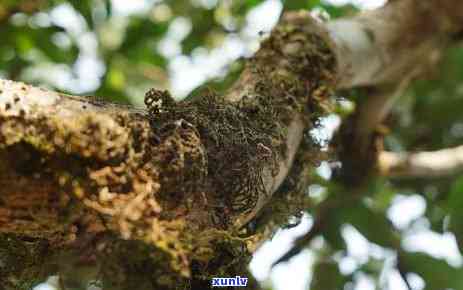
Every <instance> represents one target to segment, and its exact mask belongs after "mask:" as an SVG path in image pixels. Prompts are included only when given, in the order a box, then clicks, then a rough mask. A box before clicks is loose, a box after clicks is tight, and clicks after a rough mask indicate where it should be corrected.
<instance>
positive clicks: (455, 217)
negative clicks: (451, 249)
mask: <svg viewBox="0 0 463 290" xmlns="http://www.w3.org/2000/svg"><path fill="white" fill-rule="evenodd" d="M447 208H448V211H449V217H450V221H449V230H450V231H452V232H453V233H454V234H455V237H456V239H457V242H458V245H459V247H460V249H462V248H463V176H461V177H459V178H458V179H457V180H455V182H454V183H453V185H452V188H451V190H450V193H449V197H448V200H447Z"/></svg>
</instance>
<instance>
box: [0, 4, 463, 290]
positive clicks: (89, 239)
mask: <svg viewBox="0 0 463 290" xmlns="http://www.w3.org/2000/svg"><path fill="white" fill-rule="evenodd" d="M452 2H453V1H429V2H426V3H430V4H429V5H424V4H422V3H423V1H417V0H404V1H395V2H393V3H392V4H391V5H389V6H387V7H385V8H383V9H379V10H378V11H376V12H372V13H368V14H365V15H363V16H359V17H357V18H353V19H349V20H338V21H335V22H331V23H327V24H323V23H319V22H317V21H314V20H313V19H312V18H311V17H310V16H309V15H308V13H303V12H301V13H293V14H287V15H286V16H284V17H283V18H282V20H281V22H280V23H279V25H278V26H277V27H276V28H275V29H274V31H273V32H272V34H271V36H270V37H269V38H268V39H267V40H265V41H264V42H263V43H262V47H261V49H260V50H259V51H258V52H257V54H256V55H255V56H254V57H253V58H251V59H250V60H249V61H248V63H247V65H246V68H245V70H244V72H243V73H242V75H241V77H240V79H239V80H238V82H237V83H236V84H235V85H234V86H233V87H232V88H231V89H230V91H229V92H228V93H227V94H225V95H224V96H219V95H217V94H215V93H214V92H206V93H204V94H203V95H202V97H200V98H195V99H191V100H185V101H182V102H178V103H175V102H174V101H173V100H172V98H171V97H170V96H169V94H168V93H167V92H160V91H156V90H153V91H150V92H148V93H147V96H146V103H147V107H148V110H142V109H133V108H129V107H123V106H119V105H115V104H108V103H103V102H100V101H98V100H95V99H89V98H83V97H73V96H68V95H63V94H58V93H54V92H50V91H46V90H43V89H38V88H34V87H30V86H27V85H25V84H21V83H15V82H11V81H0V149H1V150H0V160H1V161H2V162H1V163H0V164H1V165H0V184H1V186H0V232H1V233H2V235H1V236H0V244H2V245H7V246H5V247H0V256H1V257H2V259H3V260H6V261H7V262H6V263H4V264H0V282H1V285H2V286H3V287H4V288H6V289H29V287H30V285H33V284H34V283H36V282H37V281H39V280H40V279H42V278H43V277H46V276H47V275H50V274H56V273H59V274H60V275H61V276H62V277H63V278H64V283H66V284H67V285H71V286H75V284H79V283H84V282H87V281H91V280H98V281H101V283H103V285H104V286H105V288H106V287H108V288H109V287H111V289H185V288H186V289H189V288H191V289H205V288H207V287H209V283H210V282H209V279H210V277H212V276H236V275H241V276H249V275H247V270H246V265H247V262H248V261H249V259H250V256H251V253H252V252H253V251H254V250H255V248H256V247H257V246H258V245H259V244H260V243H261V242H262V241H263V240H264V239H265V238H266V237H268V236H269V234H271V232H272V231H273V230H274V229H275V228H276V227H277V226H278V225H279V224H281V223H284V222H285V221H286V220H287V218H288V217H289V216H290V215H293V214H297V213H298V211H300V209H302V208H303V207H304V206H305V204H304V189H305V187H306V185H307V184H308V183H310V180H309V179H308V176H309V173H310V168H311V167H313V166H314V165H315V164H317V162H318V161H319V160H320V159H321V158H323V156H324V153H323V152H320V150H319V147H318V145H317V144H316V142H315V141H314V140H312V138H311V137H310V134H308V130H310V129H311V128H313V127H315V126H317V122H318V119H319V117H320V116H321V115H323V114H324V113H326V111H325V109H324V108H326V107H327V106H326V104H327V102H329V96H330V93H331V91H332V90H334V89H335V88H337V87H352V86H356V85H366V84H381V83H388V82H396V81H397V74H398V72H401V73H406V72H410V71H412V68H413V69H414V68H415V65H414V62H415V63H416V62H421V61H422V60H423V61H424V62H426V60H427V59H428V58H429V57H430V56H432V55H433V53H432V52H434V51H435V49H437V48H439V47H440V46H441V43H442V42H438V41H437V40H441V39H446V38H447V37H448V36H449V35H451V34H452V33H454V32H456V31H457V29H456V28H455V27H457V25H456V23H458V24H459V23H460V22H461V19H462V18H463V17H462V16H463V15H461V13H460V12H458V11H463V9H460V10H458V9H455V7H454V6H452V5H453V4H452ZM455 5H460V4H455ZM406 8H407V9H406ZM436 9H437V10H436ZM414 11H415V12H414ZM430 11H433V13H437V15H438V16H437V19H438V20H432V21H429V17H428V16H429V13H430ZM432 19H434V18H432ZM343 21H345V22H343ZM391 23H393V24H391ZM344 24H345V25H344ZM418 27H420V28H419V29H423V30H422V32H423V33H417V31H416V29H418ZM366 28H368V29H366ZM347 32H348V33H351V34H352V35H356V37H355V38H352V39H353V40H354V41H352V40H350V38H347V37H346V36H345V34H344V33H347ZM401 33H406V34H407V35H410V38H407V39H408V40H407V41H400V40H401V37H400V36H399V35H400V34H401ZM426 33H432V35H433V37H429V35H426ZM360 55H365V56H363V58H364V59H366V58H371V59H372V61H371V63H367V62H365V61H360V60H359V56H360ZM337 80H338V81H339V83H338V84H337V83H336V81H337ZM352 124H354V125H352ZM352 124H351V125H350V126H349V127H348V128H358V126H357V125H358V123H355V122H352ZM355 130H356V129H349V130H348V129H346V130H345V131H346V132H347V133H346V134H345V135H344V137H345V138H344V142H343V144H346V140H348V139H349V136H351V137H352V135H349V134H354V133H355ZM372 130H373V129H372ZM353 132H354V133H353ZM368 135H369V134H368ZM352 140H354V141H355V140H356V139H355V138H354V139H352ZM351 145H352V146H353V147H352V148H355V142H352V143H351ZM345 148H347V149H348V148H351V147H349V146H348V147H345ZM348 151H349V150H344V152H348ZM349 152H350V151H349ZM352 152H354V154H350V156H355V154H356V153H359V152H357V150H352ZM373 152H375V151H374V150H373ZM347 164H349V163H347ZM3 257H5V258H3ZM74 268H78V269H83V270H81V271H79V272H78V273H75V272H74V271H73V270H71V269H74ZM69 273H71V275H69ZM188 287H189V288H188ZM249 287H251V288H252V287H257V286H256V285H255V283H254V282H253V281H251V285H250V286H249Z"/></svg>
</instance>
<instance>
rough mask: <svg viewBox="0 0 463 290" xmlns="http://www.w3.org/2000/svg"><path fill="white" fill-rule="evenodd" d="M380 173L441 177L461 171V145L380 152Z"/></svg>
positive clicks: (462, 147) (462, 160)
mask: <svg viewBox="0 0 463 290" xmlns="http://www.w3.org/2000/svg"><path fill="white" fill-rule="evenodd" d="M378 166H379V170H380V172H381V174H383V175H385V176H391V177H418V178H429V177H441V176H448V175H452V174H457V173H459V172H463V146H458V147H454V148H447V149H442V150H438V151H428V152H403V153H394V152H386V151H384V152H381V153H380V154H379V161H378Z"/></svg>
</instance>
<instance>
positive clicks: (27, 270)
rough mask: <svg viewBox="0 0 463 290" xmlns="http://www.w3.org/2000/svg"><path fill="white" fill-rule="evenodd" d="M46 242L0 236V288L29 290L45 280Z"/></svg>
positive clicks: (46, 271) (6, 235) (47, 254)
mask: <svg viewBox="0 0 463 290" xmlns="http://www.w3.org/2000/svg"><path fill="white" fill-rule="evenodd" d="M48 256H49V253H48V251H47V242H46V241H45V240H40V239H30V238H24V237H22V238H21V237H17V236H14V235H8V234H1V235H0V288H1V289H5V290H17V289H20V290H23V289H24V290H26V289H27V290H29V289H31V288H32V286H34V285H36V284H37V283H39V282H42V281H43V280H45V279H46V278H47V275H48V274H49V272H48V271H49V269H47V267H46V265H47V262H48V261H47V257H48Z"/></svg>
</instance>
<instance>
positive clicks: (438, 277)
mask: <svg viewBox="0 0 463 290" xmlns="http://www.w3.org/2000/svg"><path fill="white" fill-rule="evenodd" d="M399 257H400V266H401V268H402V270H404V271H405V272H413V273H416V274H418V275H420V276H421V277H422V278H423V279H424V280H425V282H426V290H443V289H449V288H452V289H463V269H462V268H458V269H457V268H454V267H452V266H450V265H449V264H448V263H447V262H445V261H444V260H438V259H434V258H432V257H430V256H428V255H426V254H424V253H401V254H400V256H399Z"/></svg>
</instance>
